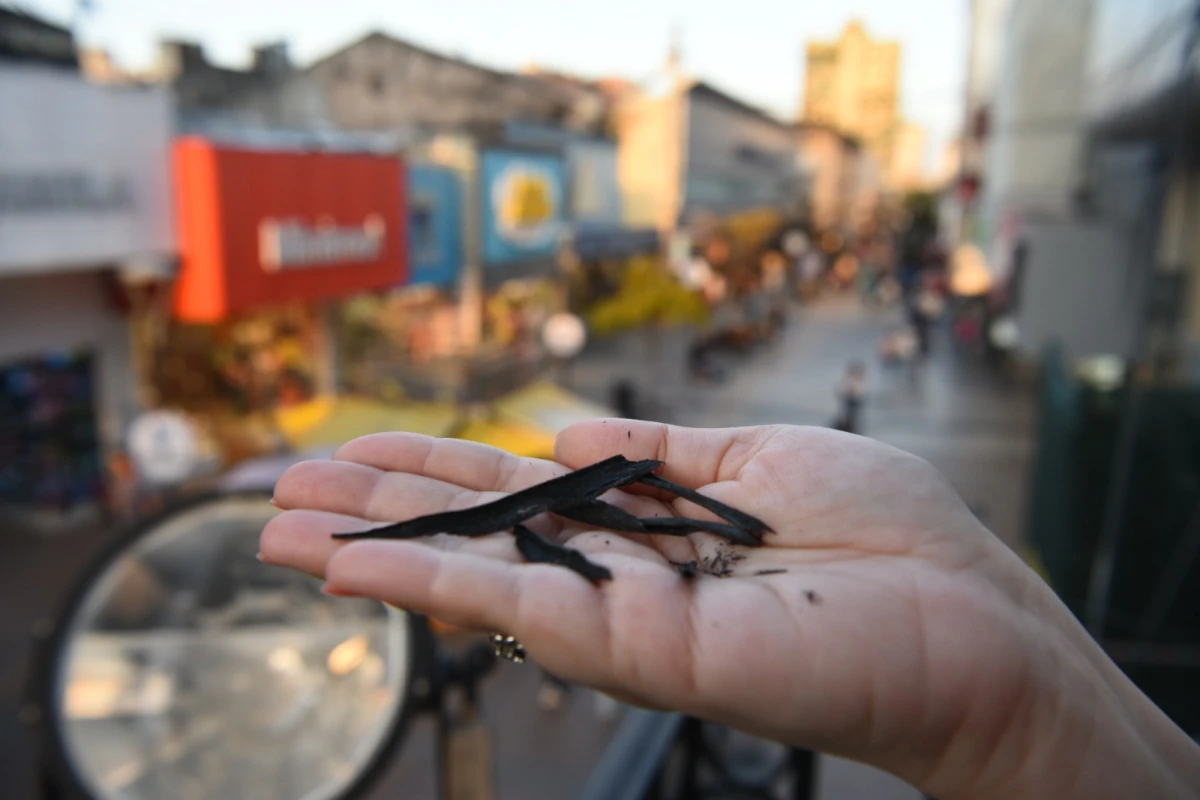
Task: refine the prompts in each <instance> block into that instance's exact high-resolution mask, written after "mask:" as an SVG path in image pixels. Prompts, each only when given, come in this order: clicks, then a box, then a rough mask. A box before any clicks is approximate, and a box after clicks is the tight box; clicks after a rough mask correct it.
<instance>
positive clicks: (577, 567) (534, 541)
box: [513, 523, 612, 583]
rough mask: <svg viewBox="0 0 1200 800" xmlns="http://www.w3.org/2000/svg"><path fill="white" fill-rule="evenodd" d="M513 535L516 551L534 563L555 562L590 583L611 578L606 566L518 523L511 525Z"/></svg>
mask: <svg viewBox="0 0 1200 800" xmlns="http://www.w3.org/2000/svg"><path fill="white" fill-rule="evenodd" d="M513 535H514V536H516V537H517V550H518V552H520V553H521V555H523V556H525V558H526V559H527V560H529V561H531V562H533V563H534V564H557V565H559V566H560V567H566V568H567V569H570V570H573V571H574V572H578V573H579V574H580V575H582V576H583V577H585V578H587V579H588V580H589V581H591V582H592V583H598V582H600V581H610V580H612V572H610V571H609V569H608V567H604V566H601V565H600V564H597V563H596V562H594V561H589V560H588V557H587V556H585V555H584V554H583V553H581V552H579V551H578V550H575V549H573V548H570V547H563V546H562V545H561V544H555V543H554V542H552V541H550V540H549V539H544V538H542V537H541V536H539V535H538V534H536V533H534V532H533V531H531V530H529V528H526V527H525V526H524V525H521V524H520V523H518V524H516V525H514V526H513Z"/></svg>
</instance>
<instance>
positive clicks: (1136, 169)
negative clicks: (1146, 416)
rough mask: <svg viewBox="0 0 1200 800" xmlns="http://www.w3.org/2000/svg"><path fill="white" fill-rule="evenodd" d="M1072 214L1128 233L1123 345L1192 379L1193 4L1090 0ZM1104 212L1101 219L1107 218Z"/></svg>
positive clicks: (1199, 131) (1198, 369)
mask: <svg viewBox="0 0 1200 800" xmlns="http://www.w3.org/2000/svg"><path fill="white" fill-rule="evenodd" d="M1092 20H1093V21H1092V25H1091V30H1092V38H1091V48H1090V52H1089V59H1088V64H1087V93H1086V103H1085V105H1084V107H1083V109H1082V110H1083V113H1084V116H1085V119H1086V121H1087V129H1088V138H1087V148H1086V152H1085V163H1086V184H1085V188H1084V193H1083V198H1082V199H1083V201H1084V202H1083V209H1082V212H1083V213H1084V214H1086V215H1087V217H1088V218H1090V219H1095V220H1103V221H1105V222H1106V223H1108V224H1109V226H1110V227H1113V228H1114V229H1116V230H1119V231H1122V232H1124V234H1125V235H1124V236H1123V238H1124V239H1125V240H1126V241H1128V243H1129V254H1128V256H1127V258H1126V263H1127V266H1126V269H1127V272H1126V273H1125V281H1124V283H1123V284H1122V288H1123V289H1124V293H1123V295H1122V298H1123V301H1124V303H1123V305H1124V306H1128V307H1129V309H1130V311H1129V313H1130V314H1131V315H1132V316H1133V318H1134V322H1133V324H1132V332H1131V335H1130V347H1129V350H1131V351H1132V352H1133V353H1134V354H1135V355H1136V356H1138V357H1140V358H1145V359H1149V360H1150V362H1151V363H1152V364H1155V365H1157V366H1158V367H1159V368H1160V369H1159V372H1160V374H1161V376H1162V377H1163V378H1164V379H1166V380H1168V381H1169V380H1175V379H1183V380H1188V381H1192V382H1194V381H1196V380H1200V234H1198V231H1200V204H1198V203H1197V199H1196V198H1197V189H1198V188H1200V166H1198V165H1200V147H1198V146H1197V142H1198V141H1200V126H1198V125H1197V120H1198V119H1200V89H1198V88H1197V87H1198V86H1200V61H1198V59H1197V42H1198V39H1200V5H1198V4H1197V3H1196V2H1194V0H1156V2H1146V3H1132V2H1129V1H1128V0H1096V2H1095V7H1094V10H1093V12H1092ZM1109 221H1111V222H1109Z"/></svg>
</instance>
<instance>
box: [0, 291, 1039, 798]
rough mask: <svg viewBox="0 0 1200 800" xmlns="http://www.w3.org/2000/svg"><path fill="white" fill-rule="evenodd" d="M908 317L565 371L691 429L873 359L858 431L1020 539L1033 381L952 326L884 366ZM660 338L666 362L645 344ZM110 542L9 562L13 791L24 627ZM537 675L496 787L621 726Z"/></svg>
mask: <svg viewBox="0 0 1200 800" xmlns="http://www.w3.org/2000/svg"><path fill="white" fill-rule="evenodd" d="M898 321H899V312H897V311H869V310H864V309H863V308H862V307H861V305H860V304H859V303H858V301H857V300H856V299H847V298H843V297H833V298H830V299H827V300H823V301H821V302H819V303H818V304H816V305H813V306H808V307H804V308H800V307H794V309H793V311H792V316H791V317H790V320H789V324H788V326H787V328H786V331H785V333H784V336H783V338H782V339H781V340H780V341H779V342H777V343H775V344H774V345H771V346H770V347H769V348H768V349H765V350H763V351H760V352H758V353H755V354H753V355H751V356H750V357H748V358H746V359H744V360H739V361H737V362H730V363H729V369H730V372H729V374H728V380H727V382H726V383H725V384H723V385H718V386H711V385H701V384H696V383H693V382H691V381H690V380H689V379H688V378H687V376H686V370H685V367H684V351H685V350H686V347H687V344H688V342H689V341H690V337H691V336H692V335H693V332H691V331H689V330H687V329H677V330H674V331H671V332H669V333H667V334H665V335H662V336H661V337H660V338H659V339H658V340H657V344H656V346H655V347H647V344H646V340H647V337H649V336H651V335H650V334H647V333H646V332H645V331H641V332H635V333H632V334H629V335H627V336H623V337H617V338H615V339H613V340H609V341H605V342H602V343H599V344H597V345H596V346H594V347H593V348H592V349H590V350H589V351H588V352H587V353H586V354H585V355H584V356H583V357H581V358H580V359H579V360H578V362H577V363H576V364H575V365H574V367H573V370H572V374H571V378H570V379H571V382H572V384H573V387H574V388H575V390H576V391H579V392H580V393H582V394H584V395H585V396H590V397H591V398H592V399H594V400H596V401H598V402H608V401H609V400H610V398H609V397H608V392H609V391H610V389H611V386H612V385H613V383H614V382H616V381H618V380H622V379H624V380H631V381H633V382H635V384H636V385H637V386H638V388H639V391H638V398H639V400H640V401H641V402H643V403H650V404H651V406H652V407H651V408H647V409H646V410H647V412H648V413H646V416H648V417H651V416H653V417H654V418H659V417H661V418H664V419H668V420H669V421H671V422H674V423H678V424H683V425H696V426H723V425H754V424H764V423H790V424H801V425H826V424H828V423H829V421H830V419H831V418H832V417H833V415H834V412H835V405H836V404H835V396H834V391H833V389H834V387H835V385H836V383H837V380H838V378H839V376H840V375H841V373H842V370H843V369H844V367H845V363H846V362H847V361H848V360H850V359H854V358H861V359H864V360H866V361H868V362H869V363H870V365H871V366H870V368H869V371H868V374H869V382H868V385H869V387H870V388H869V392H868V399H867V403H866V412H865V415H864V433H865V434H866V435H868V436H872V437H875V438H878V439H881V440H883V441H886V442H889V443H891V444H894V445H896V446H897V447H902V448H904V449H906V450H910V451H912V452H914V453H917V454H918V455H921V456H923V457H925V458H927V459H929V460H930V461H931V462H932V463H933V464H934V465H935V466H937V467H938V468H939V469H941V470H942V471H943V472H944V473H945V474H946V475H948V476H949V477H950V479H951V481H952V482H953V483H954V485H955V487H956V488H957V489H958V490H959V491H960V493H962V495H963V496H964V497H965V498H966V499H967V501H968V502H969V503H970V504H971V505H972V506H973V507H974V508H975V509H976V511H977V513H980V514H982V515H983V517H984V520H985V522H986V523H987V524H988V525H989V527H991V528H992V530H993V531H995V532H996V533H997V534H998V535H1000V536H1001V537H1002V538H1003V539H1004V540H1005V541H1006V542H1008V543H1010V544H1014V545H1015V544H1016V543H1017V542H1018V539H1019V531H1020V530H1021V524H1022V514H1023V502H1024V495H1025V489H1026V487H1025V481H1026V476H1027V474H1028V461H1029V459H1030V457H1031V452H1032V450H1031V424H1032V414H1033V409H1032V403H1031V398H1030V395H1029V393H1028V391H1026V390H1022V389H1020V388H1018V387H1015V386H1012V385H1010V384H1009V383H1007V382H1005V381H1002V380H1001V379H999V378H997V377H994V376H991V375H989V374H987V373H985V372H983V370H982V368H981V367H979V366H978V365H976V364H974V363H973V362H969V361H965V360H963V359H960V358H958V357H957V356H956V355H955V353H954V352H953V351H952V350H951V345H950V342H949V339H948V337H938V338H937V340H936V341H935V346H934V350H933V355H932V358H931V361H930V362H929V363H928V364H926V365H925V368H924V370H923V372H922V373H921V374H919V375H916V376H910V375H909V374H908V372H907V371H906V370H905V369H904V368H900V369H898V370H897V371H895V372H889V371H885V370H883V369H881V368H880V367H879V366H878V365H877V362H876V360H875V359H873V358H872V356H873V354H874V351H875V348H876V345H877V343H878V340H879V338H880V337H881V336H882V335H883V334H884V333H885V332H887V331H888V330H891V329H892V328H894V327H895V325H896V324H897V323H898ZM656 348H657V352H658V356H657V359H658V360H655V358H654V357H645V358H644V357H642V356H641V354H644V353H646V352H651V353H653V352H654V351H655V349H656ZM660 412H661V413H660ZM108 538H109V535H108V534H106V533H104V532H103V531H99V530H84V531H78V532H75V533H71V534H62V535H59V536H56V537H50V538H43V537H41V536H37V535H34V534H29V533H27V534H25V535H23V536H22V537H20V540H19V541H20V542H21V547H20V548H19V549H16V550H14V551H10V552H12V555H11V556H10V557H9V558H6V559H5V561H4V563H3V566H2V567H0V569H2V570H3V572H2V574H0V609H2V612H0V633H2V636H3V640H2V641H0V653H3V657H2V658H0V688H2V691H3V695H2V698H0V704H2V705H0V708H2V709H3V711H2V713H0V751H2V752H4V753H5V756H6V757H5V758H3V759H0V781H2V782H3V785H5V786H8V787H10V790H11V791H14V794H12V795H11V796H13V797H27V796H30V791H31V789H30V786H31V784H30V783H29V780H30V778H29V774H28V753H29V750H28V746H27V742H26V741H25V739H24V737H23V735H22V733H21V731H20V728H19V726H18V725H17V717H18V701H17V692H18V691H19V689H20V686H21V682H22V680H23V673H24V667H25V644H26V641H27V639H28V635H29V632H30V630H31V627H32V625H33V623H34V621H35V620H36V619H38V618H39V617H41V616H43V615H45V614H46V613H48V612H49V610H50V609H51V608H52V606H53V604H54V602H55V600H56V599H57V598H58V597H59V596H60V595H61V593H62V592H63V591H64V590H65V588H66V580H65V578H66V577H67V576H70V575H75V574H77V573H78V571H79V570H80V569H82V568H83V567H84V565H85V564H86V560H87V559H88V558H89V557H91V555H92V554H94V553H96V552H99V550H100V549H102V547H103V546H104V544H105V543H106V542H107V541H108ZM539 685H540V683H539V673H538V671H537V669H536V668H534V667H532V666H531V665H524V666H518V665H512V664H501V666H500V668H499V669H498V670H497V672H496V673H494V674H493V675H491V676H489V677H488V678H487V679H486V680H485V682H484V684H483V689H482V703H481V708H482V713H483V717H484V719H485V721H486V722H487V724H488V725H489V726H490V728H491V729H492V730H493V731H494V732H495V734H496V735H495V742H494V744H495V747H496V769H497V774H498V788H499V797H501V798H507V799H509V800H524V799H525V798H528V799H529V800H537V798H547V800H549V799H550V798H565V797H572V796H574V795H575V794H576V793H577V792H578V790H579V788H580V787H581V786H582V785H583V783H584V781H585V780H586V778H587V776H588V774H589V773H590V771H591V769H592V768H593V767H594V765H595V763H596V761H597V759H598V758H599V755H600V753H601V752H602V751H603V749H604V747H605V746H606V745H607V743H608V741H609V738H610V737H611V735H612V733H613V731H614V730H615V729H616V726H617V725H618V724H619V722H620V717H619V715H618V716H616V717H613V718H608V719H600V718H599V717H597V714H596V704H595V702H594V695H593V693H592V692H590V691H587V690H582V689H579V690H576V691H574V692H573V693H571V694H569V695H568V697H567V700H566V702H565V703H564V705H563V707H562V708H561V709H559V710H557V711H545V710H542V709H540V708H539V707H538V704H537V691H538V688H539ZM434 734H435V730H434V724H433V720H432V719H421V720H418V721H417V723H416V724H415V725H414V727H413V729H412V730H411V732H410V735H409V737H408V740H407V743H406V745H405V746H404V747H403V749H402V755H401V757H400V758H398V759H395V760H394V762H393V763H392V764H391V765H390V766H389V767H388V769H387V770H386V771H385V773H384V775H383V777H382V778H381V781H380V784H379V786H378V788H377V789H376V790H375V791H374V792H373V793H372V795H371V797H373V798H380V800H382V798H385V797H405V798H408V797H411V798H432V797H433V796H434V786H435V783H434V781H435V777H436V776H435V771H434V764H435V760H434V741H435V739H434ZM14 755H16V756H19V757H18V758H13V756H14ZM819 770H820V782H821V787H822V789H821V793H820V794H819V795H818V796H819V797H820V798H822V800H834V798H843V797H865V798H872V799H873V800H893V799H894V800H908V799H909V798H915V797H917V796H918V795H917V794H916V792H915V791H914V790H912V789H911V788H910V787H907V786H905V785H903V784H901V783H900V782H898V781H896V780H895V779H894V778H891V777H890V776H888V775H885V774H883V773H880V772H877V771H875V770H871V769H869V768H867V767H863V766H861V765H857V764H852V763H850V762H845V761H842V760H840V759H831V758H826V759H822V761H821V764H820V767H819Z"/></svg>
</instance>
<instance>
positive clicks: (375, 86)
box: [370, 72, 384, 95]
mask: <svg viewBox="0 0 1200 800" xmlns="http://www.w3.org/2000/svg"><path fill="white" fill-rule="evenodd" d="M370 86H371V91H372V92H373V93H375V94H377V95H382V94H383V88H384V80H383V73H382V72H375V73H372V74H371V79H370Z"/></svg>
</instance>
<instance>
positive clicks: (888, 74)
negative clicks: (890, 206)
mask: <svg viewBox="0 0 1200 800" xmlns="http://www.w3.org/2000/svg"><path fill="white" fill-rule="evenodd" d="M803 109H804V113H803V120H804V121H805V122H811V123H822V124H826V125H832V126H834V127H836V128H838V129H839V130H841V131H843V132H845V133H848V134H850V135H851V136H854V137H855V138H856V139H858V140H859V141H861V142H862V143H863V146H864V147H865V148H866V150H867V152H869V153H871V154H872V155H873V156H874V157H875V160H876V162H877V163H878V164H879V165H880V166H881V167H882V168H883V170H884V172H885V173H887V172H890V170H891V165H892V158H893V151H894V148H895V145H896V137H897V135H898V134H899V130H900V43H899V42H891V41H880V40H875V39H872V38H871V37H870V36H868V35H867V31H866V29H865V28H864V27H863V24H862V23H861V22H859V21H858V20H854V21H852V22H851V23H850V24H849V25H847V26H846V30H845V31H844V32H843V33H842V35H841V36H840V37H839V38H838V39H836V40H835V41H832V42H820V41H813V42H809V43H808V48H807V73H806V76H805V81H804V104H803Z"/></svg>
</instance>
